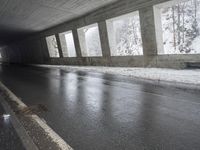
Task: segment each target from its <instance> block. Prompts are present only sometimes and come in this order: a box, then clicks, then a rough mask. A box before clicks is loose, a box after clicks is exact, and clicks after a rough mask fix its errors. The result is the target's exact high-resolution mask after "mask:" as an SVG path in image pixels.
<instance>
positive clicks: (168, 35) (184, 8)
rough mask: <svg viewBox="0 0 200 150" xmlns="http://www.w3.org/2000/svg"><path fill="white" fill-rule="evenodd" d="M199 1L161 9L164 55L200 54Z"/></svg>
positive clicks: (190, 1) (193, 0) (195, 0)
mask: <svg viewBox="0 0 200 150" xmlns="http://www.w3.org/2000/svg"><path fill="white" fill-rule="evenodd" d="M199 5H200V0H187V1H183V2H179V3H177V4H175V5H172V6H170V7H169V6H168V7H165V8H162V9H161V21H162V31H163V46H164V53H165V54H196V53H200V48H199V46H200V29H199V27H200V9H199Z"/></svg>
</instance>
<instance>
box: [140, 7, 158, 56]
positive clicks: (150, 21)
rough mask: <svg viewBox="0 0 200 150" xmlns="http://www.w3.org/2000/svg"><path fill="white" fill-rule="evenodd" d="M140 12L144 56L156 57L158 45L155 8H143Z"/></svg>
mask: <svg viewBox="0 0 200 150" xmlns="http://www.w3.org/2000/svg"><path fill="white" fill-rule="evenodd" d="M139 12H140V24H141V34H142V41H143V50H144V56H156V55H157V45H156V33H155V25H154V12H153V7H152V6H150V7H145V8H142V9H140V10H139Z"/></svg>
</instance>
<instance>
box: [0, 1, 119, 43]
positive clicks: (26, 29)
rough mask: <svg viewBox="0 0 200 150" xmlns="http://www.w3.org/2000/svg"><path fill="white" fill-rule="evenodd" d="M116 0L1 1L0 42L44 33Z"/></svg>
mask: <svg viewBox="0 0 200 150" xmlns="http://www.w3.org/2000/svg"><path fill="white" fill-rule="evenodd" d="M115 1H117V0H1V1H0V42H6V41H9V40H11V39H14V38H16V37H17V38H19V36H22V35H26V34H29V33H34V32H38V31H42V30H45V29H47V28H50V27H52V26H55V25H57V24H60V23H63V22H65V21H69V20H71V19H74V18H77V17H79V16H81V15H84V14H86V13H88V12H90V11H93V10H95V9H98V8H100V7H102V6H104V5H107V4H109V3H112V2H115Z"/></svg>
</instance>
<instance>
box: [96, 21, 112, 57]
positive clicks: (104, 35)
mask: <svg viewBox="0 0 200 150" xmlns="http://www.w3.org/2000/svg"><path fill="white" fill-rule="evenodd" d="M98 26H99V36H100V41H101V48H102V54H103V57H104V58H110V56H111V53H110V46H109V42H108V32H107V26H106V21H101V22H99V23H98Z"/></svg>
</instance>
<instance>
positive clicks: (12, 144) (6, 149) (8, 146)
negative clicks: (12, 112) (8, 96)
mask: <svg viewBox="0 0 200 150" xmlns="http://www.w3.org/2000/svg"><path fill="white" fill-rule="evenodd" d="M1 98H2V97H0V101H1ZM3 114H6V113H5V111H4V109H3V107H2V106H1V104H0V150H25V149H24V146H23V145H22V142H21V141H20V138H19V137H18V135H17V133H16V131H15V129H14V128H13V125H12V123H11V120H10V117H6V118H4V117H3V116H2V115H3Z"/></svg>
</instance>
